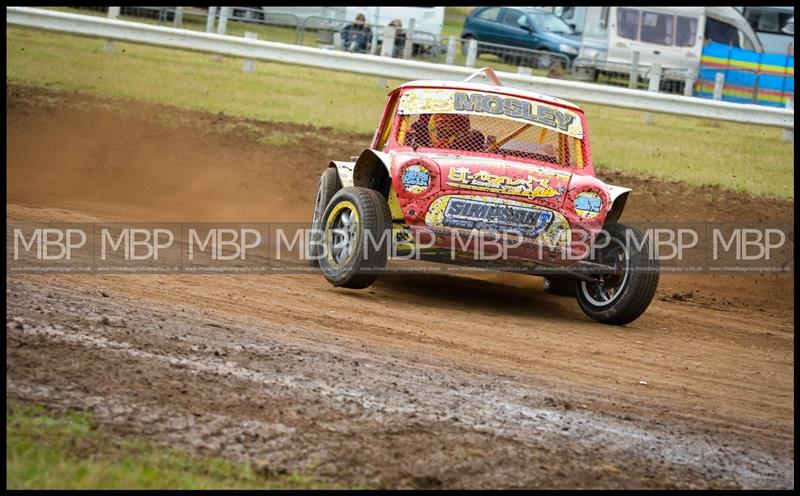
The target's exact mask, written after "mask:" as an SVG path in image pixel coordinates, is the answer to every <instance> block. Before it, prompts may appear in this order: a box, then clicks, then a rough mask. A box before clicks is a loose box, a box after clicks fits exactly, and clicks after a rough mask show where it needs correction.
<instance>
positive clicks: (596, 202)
mask: <svg viewBox="0 0 800 496" xmlns="http://www.w3.org/2000/svg"><path fill="white" fill-rule="evenodd" d="M602 205H603V200H602V199H601V198H600V195H598V194H597V193H595V192H594V191H584V192H583V193H578V196H576V197H575V212H577V213H578V215H580V216H581V217H583V218H584V219H591V218H593V217H597V216H598V215H600V207H601V206H602Z"/></svg>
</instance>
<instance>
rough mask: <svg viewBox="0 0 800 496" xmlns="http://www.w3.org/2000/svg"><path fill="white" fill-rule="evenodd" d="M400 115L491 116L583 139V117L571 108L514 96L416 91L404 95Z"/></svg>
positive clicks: (425, 89)
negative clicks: (447, 114)
mask: <svg viewBox="0 0 800 496" xmlns="http://www.w3.org/2000/svg"><path fill="white" fill-rule="evenodd" d="M398 113H399V114H401V115H405V114H431V113H455V114H472V115H491V116H496V117H500V118H503V119H511V120H514V121H518V122H521V123H526V124H533V125H537V126H541V127H545V128H548V129H552V130H554V131H557V132H559V133H563V134H567V135H569V136H572V137H574V138H578V139H582V138H583V125H582V124H581V119H580V116H579V115H578V114H577V113H575V112H573V111H571V110H568V109H565V108H560V107H556V106H553V105H547V104H544V103H541V102H536V101H532V100H526V99H523V98H516V97H512V96H504V95H497V94H492V93H479V92H474V91H459V90H444V89H429V88H414V89H411V90H408V91H406V92H405V93H403V96H402V97H401V98H400V105H399V107H398Z"/></svg>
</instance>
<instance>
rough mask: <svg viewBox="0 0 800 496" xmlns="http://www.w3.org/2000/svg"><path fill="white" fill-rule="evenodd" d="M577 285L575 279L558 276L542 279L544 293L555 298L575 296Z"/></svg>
mask: <svg viewBox="0 0 800 496" xmlns="http://www.w3.org/2000/svg"><path fill="white" fill-rule="evenodd" d="M576 290H577V283H576V281H575V279H570V278H568V277H559V276H546V277H545V278H544V292H545V293H548V294H551V295H556V296H575V291H576Z"/></svg>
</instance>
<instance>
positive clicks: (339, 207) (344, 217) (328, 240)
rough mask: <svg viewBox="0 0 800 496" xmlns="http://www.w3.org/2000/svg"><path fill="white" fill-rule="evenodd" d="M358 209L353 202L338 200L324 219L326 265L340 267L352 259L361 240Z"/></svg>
mask: <svg viewBox="0 0 800 496" xmlns="http://www.w3.org/2000/svg"><path fill="white" fill-rule="evenodd" d="M359 224H360V222H359V217H358V210H357V209H356V206H355V205H354V204H353V202H350V201H347V200H344V201H340V202H339V203H337V204H336V205H334V206H333V208H332V209H331V213H330V214H328V218H327V219H325V234H324V236H325V238H324V239H325V259H326V261H327V262H328V265H330V266H331V267H333V268H335V269H341V268H343V267H344V266H346V265H347V264H348V263H350V261H351V260H352V259H353V257H354V256H355V254H356V253H357V252H358V244H359V243H360V242H361V229H360V228H359Z"/></svg>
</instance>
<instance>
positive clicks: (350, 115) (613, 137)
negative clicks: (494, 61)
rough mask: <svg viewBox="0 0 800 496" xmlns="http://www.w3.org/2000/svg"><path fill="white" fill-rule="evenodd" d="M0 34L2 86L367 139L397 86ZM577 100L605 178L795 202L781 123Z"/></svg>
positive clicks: (11, 31) (53, 37) (14, 31)
mask: <svg viewBox="0 0 800 496" xmlns="http://www.w3.org/2000/svg"><path fill="white" fill-rule="evenodd" d="M6 40H7V48H6V56H7V64H6V69H7V80H8V81H9V82H17V83H22V84H26V85H32V86H39V87H50V88H55V89H63V90H79V91H83V92H89V93H93V94H97V95H101V96H107V97H113V98H124V99H135V100H142V101H148V102H155V103H162V104H169V105H175V106H178V107H184V108H189V109H196V110H203V111H208V112H214V113H217V112H223V113H225V114H229V115H234V116H242V117H248V118H255V119H260V120H264V121H278V122H292V123H299V124H309V125H313V126H317V127H331V128H333V129H334V130H337V131H345V132H351V133H359V134H363V135H365V142H366V141H367V139H366V136H367V135H371V134H372V133H373V132H374V126H375V125H376V124H377V121H378V119H379V117H380V113H381V111H382V109H383V104H384V102H385V98H386V92H387V90H388V88H391V87H393V86H394V85H396V84H399V83H400V81H388V82H386V86H381V87H379V86H378V84H377V83H378V78H375V77H370V76H361V75H357V74H352V73H346V72H335V71H328V70H323V69H314V68H307V67H301V66H295V65H287V64H277V63H266V62H257V63H256V71H255V72H254V73H250V74H247V73H243V72H242V71H241V60H235V59H230V58H223V59H222V60H219V61H215V60H214V58H213V57H212V56H210V55H206V54H199V53H191V52H184V51H178V50H170V49H162V48H154V47H145V46H141V45H132V44H126V43H116V44H115V52H114V53H106V52H104V51H103V45H104V42H103V41H102V40H97V39H87V38H79V37H74V36H68V35H60V34H53V33H46V32H40V31H34V30H27V29H21V28H15V27H9V28H7V30H6ZM576 103H578V104H580V102H576ZM582 107H583V108H584V109H585V110H586V113H587V117H588V120H589V136H590V139H591V144H592V155H593V159H594V163H595V166H596V169H597V170H598V172H599V173H600V174H601V175H602V172H603V171H605V170H615V171H622V172H630V173H636V174H641V175H647V176H654V177H659V178H665V179H672V180H682V181H687V182H688V183H690V184H692V185H698V186H699V185H718V186H722V187H725V188H728V189H732V190H735V191H742V192H746V193H750V194H754V195H764V196H769V197H774V198H782V199H790V200H793V199H794V192H793V181H794V146H793V144H792V143H788V142H783V141H782V140H781V129H778V128H773V127H765V126H753V125H746V124H738V123H732V122H722V121H712V120H708V119H698V118H685V117H680V116H673V115H665V114H656V115H655V123H654V124H652V125H646V124H645V123H644V113H643V112H641V111H636V110H623V109H618V108H612V107H605V106H601V105H595V104H586V105H582ZM274 141H276V142H278V143H282V142H284V141H286V140H285V138H284V137H275V139H274ZM356 151H357V150H356ZM356 151H354V153H355V152H356Z"/></svg>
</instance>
